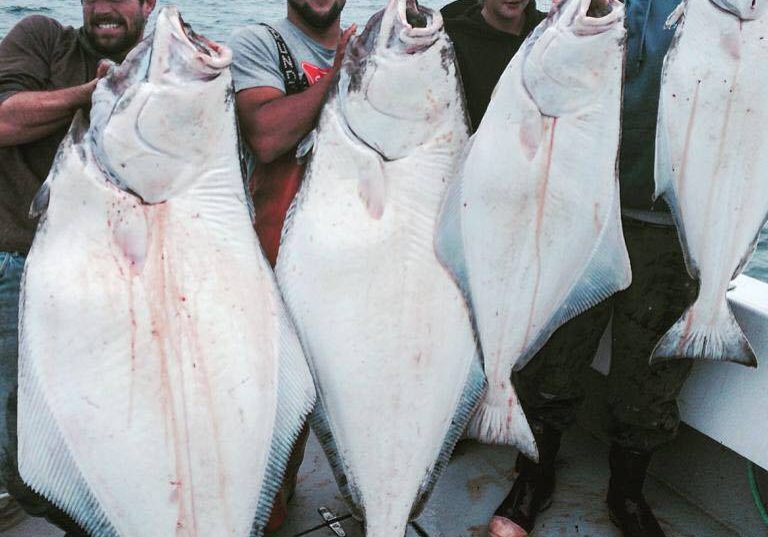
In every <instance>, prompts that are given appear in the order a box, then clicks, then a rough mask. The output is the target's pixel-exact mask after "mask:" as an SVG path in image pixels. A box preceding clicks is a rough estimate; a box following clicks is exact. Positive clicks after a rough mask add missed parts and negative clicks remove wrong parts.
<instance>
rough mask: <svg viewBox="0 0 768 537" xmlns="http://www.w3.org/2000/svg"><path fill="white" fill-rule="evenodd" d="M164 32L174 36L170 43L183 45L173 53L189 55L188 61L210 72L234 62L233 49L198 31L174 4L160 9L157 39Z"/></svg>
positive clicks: (156, 31)
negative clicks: (185, 19)
mask: <svg viewBox="0 0 768 537" xmlns="http://www.w3.org/2000/svg"><path fill="white" fill-rule="evenodd" d="M163 32H168V33H170V34H171V36H172V37H173V39H171V40H169V41H168V42H169V43H173V44H181V45H182V50H181V51H172V52H171V54H172V55H174V56H176V57H180V56H187V57H188V60H189V61H188V62H187V63H189V62H192V63H196V64H198V65H199V67H200V68H201V70H202V71H205V72H207V73H208V74H211V73H212V72H217V71H222V70H224V69H226V68H227V67H229V65H230V64H231V63H232V51H231V50H230V49H229V48H228V47H226V46H224V45H221V44H219V43H216V42H215V41H212V40H210V39H208V38H207V37H205V36H202V35H200V34H198V33H196V32H195V31H194V30H193V29H192V26H190V25H189V24H188V23H187V22H186V21H184V19H183V18H182V16H181V13H179V10H178V9H177V8H176V7H174V6H167V7H164V8H163V9H161V10H160V14H159V15H158V18H157V24H156V29H155V36H156V37H155V39H158V38H159V37H160V34H161V33H163Z"/></svg>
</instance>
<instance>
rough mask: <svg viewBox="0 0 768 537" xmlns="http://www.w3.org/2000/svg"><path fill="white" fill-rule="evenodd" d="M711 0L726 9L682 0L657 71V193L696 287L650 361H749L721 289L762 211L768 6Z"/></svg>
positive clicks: (708, 0)
mask: <svg viewBox="0 0 768 537" xmlns="http://www.w3.org/2000/svg"><path fill="white" fill-rule="evenodd" d="M720 3H722V4H723V5H724V7H725V8H727V9H729V10H730V11H727V10H726V9H724V8H723V7H720V6H717V5H715V3H713V2H712V0H688V1H687V2H686V3H685V10H684V14H683V20H682V23H681V25H680V26H679V27H678V29H677V34H676V36H675V41H674V42H673V43H672V45H671V47H670V50H669V52H668V53H667V57H666V59H665V64H664V70H663V74H662V86H661V98H660V103H659V122H658V128H657V139H656V194H657V195H660V196H663V197H664V199H665V200H666V201H667V203H668V204H669V205H670V207H671V209H672V213H673V216H674V217H675V221H676V224H677V227H678V232H679V234H680V237H681V241H682V243H683V250H684V252H685V255H686V264H687V266H688V270H689V272H690V273H691V275H692V276H693V277H695V278H697V279H698V280H699V282H700V290H699V296H698V299H697V301H696V302H695V303H694V305H693V306H692V307H691V309H689V310H687V311H686V313H684V314H683V317H682V318H681V319H680V320H679V321H678V322H677V323H676V324H675V325H674V326H673V327H672V328H671V329H670V331H669V332H668V333H667V334H666V335H665V336H664V338H663V339H662V340H661V341H660V342H659V344H658V345H657V347H656V349H655V350H654V353H653V360H665V359H672V358H678V357H687V358H703V359H711V360H730V361H735V362H738V363H742V364H745V365H751V366H755V365H756V364H757V361H756V359H755V355H754V352H753V350H752V349H751V348H750V346H749V343H748V342H747V340H746V338H745V336H744V334H743V333H742V331H741V329H740V328H739V326H738V324H737V323H736V320H735V318H734V317H733V314H732V313H731V311H730V308H729V306H728V304H727V301H726V292H727V290H728V285H729V283H730V281H731V280H732V279H733V278H734V277H736V276H737V275H738V274H739V273H740V272H741V269H742V268H743V267H744V265H746V262H747V261H748V259H749V257H750V256H751V254H752V251H753V250H754V246H755V242H756V240H757V235H758V233H759V231H760V229H761V228H762V226H763V224H764V223H765V221H766V217H767V216H768V134H767V133H766V129H765V125H766V121H768V105H766V99H765V89H766V87H768V69H766V65H765V61H766V59H767V58H768V15H766V13H767V12H768V10H766V3H765V2H752V1H751V0H739V1H735V2H720ZM739 10H740V11H739ZM731 11H732V12H731ZM735 13H740V16H738V15H737V14H735Z"/></svg>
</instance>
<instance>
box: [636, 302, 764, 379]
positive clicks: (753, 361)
mask: <svg viewBox="0 0 768 537" xmlns="http://www.w3.org/2000/svg"><path fill="white" fill-rule="evenodd" d="M682 358H690V359H694V360H716V361H727V362H735V363H737V364H742V365H746V366H749V367H757V358H756V357H755V352H754V351H753V350H752V347H751V346H750V344H749V341H747V338H746V336H745V335H744V332H743V331H742V330H741V327H740V326H739V324H738V322H736V318H735V317H734V316H733V312H732V311H731V307H730V306H729V305H728V302H727V300H725V299H723V301H722V304H721V305H720V307H719V308H718V311H717V313H716V314H715V315H714V316H712V315H709V314H708V312H707V311H705V309H704V308H703V307H702V306H700V302H699V301H698V300H697V301H696V302H695V303H694V304H693V306H691V307H690V308H689V309H688V310H686V312H685V313H684V314H683V316H682V317H680V319H679V320H678V321H677V322H676V323H675V324H674V325H673V326H672V328H670V329H669V331H668V332H667V333H666V334H664V337H662V338H661V340H660V341H659V342H658V343H657V344H656V348H655V349H653V353H652V354H651V361H650V363H651V365H654V364H657V363H661V362H666V361H670V360H676V359H682Z"/></svg>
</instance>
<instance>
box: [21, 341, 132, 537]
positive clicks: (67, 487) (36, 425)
mask: <svg viewBox="0 0 768 537" xmlns="http://www.w3.org/2000/svg"><path fill="white" fill-rule="evenodd" d="M20 344H21V346H22V347H23V346H24V345H25V341H24V339H22V340H21V342H20ZM30 367H31V366H30V364H29V362H26V361H24V360H21V361H20V362H19V391H23V392H26V394H27V396H26V397H20V398H19V415H23V416H24V420H25V428H27V430H29V431H33V433H34V436H30V435H22V436H19V438H18V441H19V445H18V451H19V459H18V463H19V474H20V475H21V478H22V479H23V480H24V482H25V483H26V484H27V485H28V486H29V487H31V488H32V490H34V491H35V492H37V493H38V494H40V495H41V496H43V497H44V498H46V499H47V500H48V501H50V502H51V503H52V504H54V505H55V506H56V507H58V508H59V509H61V510H62V511H65V512H67V513H68V514H69V515H70V516H71V517H72V519H73V520H75V521H76V522H77V523H78V525H80V527H82V528H83V529H84V530H85V531H86V532H87V533H88V535H91V536H93V537H120V535H119V533H118V532H117V531H116V530H115V528H114V527H113V526H112V524H111V523H110V522H109V519H108V517H107V515H106V514H105V511H104V508H103V507H102V505H101V504H100V503H99V501H98V500H97V499H96V497H95V496H94V495H93V493H92V492H91V490H90V488H89V487H88V484H87V483H86V481H85V479H84V478H83V476H82V474H81V472H80V470H79V469H78V467H77V464H76V463H75V461H74V459H73V457H72V453H71V452H70V450H69V447H68V446H67V443H66V441H65V440H64V435H63V434H62V433H61V430H60V428H59V425H58V423H57V421H56V419H55V417H54V415H53V413H52V412H51V409H50V407H49V404H48V400H47V398H46V395H45V390H44V389H43V388H42V386H41V384H40V377H39V376H38V375H36V374H33V373H32V372H31V371H29V368H30ZM14 430H15V429H14ZM31 438H34V441H28V440H27V439H31Z"/></svg>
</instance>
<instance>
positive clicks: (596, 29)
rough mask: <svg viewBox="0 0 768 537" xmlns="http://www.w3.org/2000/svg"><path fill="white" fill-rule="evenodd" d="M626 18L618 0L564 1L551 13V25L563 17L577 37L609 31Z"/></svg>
mask: <svg viewBox="0 0 768 537" xmlns="http://www.w3.org/2000/svg"><path fill="white" fill-rule="evenodd" d="M623 16H624V7H623V4H622V3H621V2H619V1H618V0H564V1H563V2H560V3H559V4H558V5H557V7H556V8H555V9H554V10H553V11H552V13H550V17H549V21H548V22H549V23H554V22H555V21H557V20H558V19H560V18H561V17H562V18H564V20H565V21H566V24H567V25H568V26H570V27H571V30H572V32H573V33H574V34H576V35H581V36H586V35H596V34H600V33H603V32H605V31H607V30H608V29H609V28H611V27H612V26H614V25H615V24H616V23H617V22H619V21H620V20H621V19H622V18H623Z"/></svg>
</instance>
